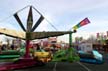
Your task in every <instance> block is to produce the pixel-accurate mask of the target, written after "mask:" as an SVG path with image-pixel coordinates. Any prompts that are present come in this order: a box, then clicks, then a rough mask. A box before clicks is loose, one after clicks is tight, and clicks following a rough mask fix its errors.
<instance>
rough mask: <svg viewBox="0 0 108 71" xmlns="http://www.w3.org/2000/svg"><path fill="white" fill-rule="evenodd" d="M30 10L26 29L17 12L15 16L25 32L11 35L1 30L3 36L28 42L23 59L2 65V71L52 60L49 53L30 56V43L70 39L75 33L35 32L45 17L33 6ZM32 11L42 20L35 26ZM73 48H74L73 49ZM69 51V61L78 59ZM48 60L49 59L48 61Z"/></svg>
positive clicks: (37, 53) (35, 53) (0, 66)
mask: <svg viewBox="0 0 108 71" xmlns="http://www.w3.org/2000/svg"><path fill="white" fill-rule="evenodd" d="M29 7H30V10H29V14H28V19H27V27H26V29H25V27H24V25H23V24H22V22H21V20H20V18H19V16H18V12H16V13H15V14H14V17H15V19H16V20H17V22H18V23H19V25H20V27H21V28H22V29H23V31H24V32H18V31H14V34H13V33H9V32H6V29H2V30H0V33H1V34H5V35H7V36H11V37H15V38H20V39H24V40H26V48H25V49H26V50H25V54H24V56H23V57H20V58H19V59H18V60H16V61H15V62H12V63H6V64H3V65H0V70H1V71H3V70H10V69H19V68H25V67H30V66H34V65H42V64H43V63H44V62H45V61H44V60H42V58H43V59H45V58H47V56H48V58H51V57H50V54H49V53H48V52H34V57H32V56H31V55H30V48H29V45H30V41H31V40H34V39H42V38H48V37H54V36H60V35H64V34H69V35H70V37H71V35H72V33H74V32H73V31H57V32H56V31H51V32H34V30H35V29H36V28H37V27H38V25H39V24H40V23H41V22H42V21H43V19H44V17H43V15H42V14H41V13H40V12H39V11H38V10H37V9H35V8H34V7H33V6H29ZM25 8H27V7H25ZM25 8H24V9H25ZM32 9H35V10H36V11H37V12H38V13H39V15H40V18H39V20H38V21H37V22H36V24H34V26H33V15H32ZM8 31H10V32H12V31H11V30H9V29H8ZM16 33H19V34H21V35H17V34H16ZM71 41H72V40H71V38H70V47H71V44H72V42H71ZM71 48H72V47H71ZM68 51H69V57H68V59H69V60H70V59H72V60H71V61H73V60H74V59H75V60H76V59H77V58H74V59H73V57H72V56H71V54H73V53H72V52H73V50H72V49H69V50H67V51H66V53H67V52H68ZM47 60H48V59H47Z"/></svg>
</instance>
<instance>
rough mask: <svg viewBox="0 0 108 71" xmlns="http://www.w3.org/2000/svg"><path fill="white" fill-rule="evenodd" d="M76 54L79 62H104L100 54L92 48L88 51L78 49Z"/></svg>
mask: <svg viewBox="0 0 108 71" xmlns="http://www.w3.org/2000/svg"><path fill="white" fill-rule="evenodd" d="M78 54H79V57H80V61H81V62H86V63H93V64H102V63H103V62H104V60H103V56H102V54H100V53H99V52H98V51H96V50H93V51H91V52H88V53H87V52H84V51H79V52H78Z"/></svg>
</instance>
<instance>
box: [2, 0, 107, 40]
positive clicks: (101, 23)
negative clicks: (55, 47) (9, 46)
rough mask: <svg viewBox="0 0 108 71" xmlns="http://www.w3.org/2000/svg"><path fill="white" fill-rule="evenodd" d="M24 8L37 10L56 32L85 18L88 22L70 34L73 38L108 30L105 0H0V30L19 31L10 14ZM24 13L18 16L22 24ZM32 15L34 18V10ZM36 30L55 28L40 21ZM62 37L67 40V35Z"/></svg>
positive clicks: (67, 28) (24, 18) (51, 29)
mask: <svg viewBox="0 0 108 71" xmlns="http://www.w3.org/2000/svg"><path fill="white" fill-rule="evenodd" d="M27 5H33V6H34V7H35V8H36V9H38V10H39V11H40V12H41V13H42V14H43V15H44V16H45V17H46V18H47V19H48V20H49V21H50V22H51V23H52V24H53V25H54V26H55V27H56V28H57V30H58V31H67V30H69V29H70V28H72V27H73V26H74V25H75V24H78V23H79V22H80V21H81V20H83V19H84V18H85V17H88V19H89V20H90V22H91V23H90V24H88V25H86V26H83V27H81V28H79V29H78V30H77V33H75V34H73V36H74V37H75V36H83V37H84V38H87V37H88V36H89V35H91V34H94V35H95V34H96V33H97V32H106V31H108V28H107V27H108V0H0V27H8V28H11V29H16V30H21V28H20V27H19V25H18V23H17V22H16V20H15V19H14V17H13V16H12V15H13V14H14V13H15V12H17V11H18V10H20V9H22V8H24V7H26V6H27ZM28 10H29V8H27V9H25V10H24V11H21V12H19V13H18V14H19V15H20V17H21V20H22V21H23V23H24V24H26V18H27V14H28ZM34 15H37V13H36V12H35V11H34ZM34 19H36V17H35V16H34ZM34 22H36V20H34ZM36 31H55V29H54V28H53V27H51V25H50V24H49V23H47V22H46V21H45V20H44V21H43V22H42V23H41V24H40V25H39V27H38V28H37V29H36ZM64 37H66V38H65V40H66V41H68V40H67V37H68V36H67V35H66V36H64ZM60 38H63V37H60Z"/></svg>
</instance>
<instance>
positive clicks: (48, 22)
mask: <svg viewBox="0 0 108 71" xmlns="http://www.w3.org/2000/svg"><path fill="white" fill-rule="evenodd" d="M32 8H33V9H34V10H35V11H36V12H37V13H39V14H40V15H42V14H41V13H40V12H39V11H38V10H37V9H36V8H35V7H34V6H32ZM42 16H43V15H42ZM43 17H44V16H43ZM44 18H45V17H44ZM45 19H46V18H45ZM46 21H47V22H48V23H49V24H50V25H51V26H52V27H53V28H54V29H55V30H56V31H57V28H56V27H55V26H54V25H53V24H52V23H51V22H50V21H49V20H48V19H46Z"/></svg>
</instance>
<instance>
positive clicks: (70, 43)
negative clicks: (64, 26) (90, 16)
mask: <svg viewBox="0 0 108 71" xmlns="http://www.w3.org/2000/svg"><path fill="white" fill-rule="evenodd" d="M69 47H72V33H70V34H69Z"/></svg>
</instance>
